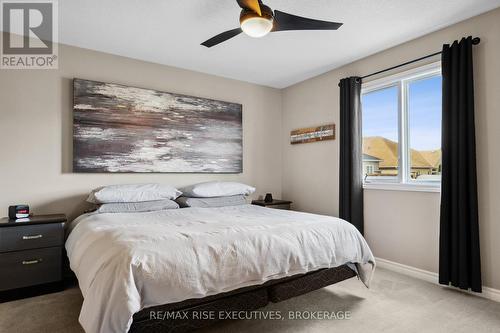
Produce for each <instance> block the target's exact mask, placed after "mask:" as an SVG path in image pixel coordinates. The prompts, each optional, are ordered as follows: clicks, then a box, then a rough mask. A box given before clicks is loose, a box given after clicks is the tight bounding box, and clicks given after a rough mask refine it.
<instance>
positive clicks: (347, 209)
mask: <svg viewBox="0 0 500 333" xmlns="http://www.w3.org/2000/svg"><path fill="white" fill-rule="evenodd" d="M339 86H340V179H339V187H340V196H339V198H340V200H339V216H340V218H342V219H344V220H346V221H349V222H351V223H352V224H353V225H354V226H355V227H356V228H358V230H359V231H360V232H361V233H362V234H363V183H362V177H361V174H362V172H361V167H362V165H361V163H362V161H361V158H362V151H361V149H362V147H361V140H362V136H361V96H360V95H361V78H359V77H349V78H345V79H342V80H340V84H339Z"/></svg>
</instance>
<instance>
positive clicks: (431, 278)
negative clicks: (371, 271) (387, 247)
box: [375, 258, 500, 302]
mask: <svg viewBox="0 0 500 333" xmlns="http://www.w3.org/2000/svg"><path fill="white" fill-rule="evenodd" d="M375 260H376V261H377V266H378V267H381V268H385V269H387V270H390V271H393V272H396V273H400V274H404V275H408V276H411V277H414V278H417V279H420V280H424V281H427V282H430V283H434V284H436V285H439V286H441V287H443V288H447V287H446V286H444V285H442V284H439V277H438V274H437V273H434V272H429V271H426V270H423V269H420V268H416V267H413V266H408V265H403V264H400V263H397V262H394V261H390V260H387V259H382V258H375ZM450 288H451V287H450ZM453 289H454V290H459V291H462V292H464V293H468V294H471V295H475V296H479V297H483V298H487V299H489V300H492V301H495V302H500V290H498V289H494V288H490V287H484V286H483V292H482V293H475V292H472V291H466V290H461V289H455V288H453Z"/></svg>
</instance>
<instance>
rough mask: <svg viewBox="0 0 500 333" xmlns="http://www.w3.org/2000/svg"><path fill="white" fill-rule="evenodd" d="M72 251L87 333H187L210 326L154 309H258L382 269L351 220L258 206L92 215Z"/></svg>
mask: <svg viewBox="0 0 500 333" xmlns="http://www.w3.org/2000/svg"><path fill="white" fill-rule="evenodd" d="M66 250H67V253H68V258H69V262H70V267H71V269H72V270H73V271H74V272H75V274H76V276H77V278H78V282H79V286H80V289H81V291H82V294H83V297H84V302H83V305H82V310H81V313H80V318H79V320H80V323H81V325H82V326H83V328H84V329H85V331H86V332H87V333H104V332H106V333H112V332H127V331H131V332H160V331H165V332H167V331H173V330H175V331H185V330H189V329H192V328H196V327H199V326H202V325H204V324H206V323H207V321H203V320H198V321H196V320H194V321H193V320H184V321H183V320H176V321H167V320H164V318H162V320H151V319H152V318H151V313H152V311H153V312H154V313H156V312H158V311H188V312H189V311H196V310H201V311H203V310H220V309H231V310H235V309H236V310H240V309H241V310H253V309H257V308H259V307H262V306H265V305H266V304H267V303H268V302H269V301H272V302H277V301H281V300H283V299H286V298H289V297H293V296H296V295H300V294H303V293H305V292H308V291H311V290H314V289H318V288H322V287H324V286H326V285H329V284H332V283H336V282H338V281H341V280H344V279H346V278H350V277H353V276H356V275H357V276H358V277H359V279H360V280H361V281H362V282H363V283H364V284H365V285H366V286H367V287H368V286H369V282H370V279H371V276H372V274H373V271H374V268H375V260H374V257H373V255H372V253H371V251H370V249H369V247H368V245H367V243H366V241H365V240H364V238H363V237H362V236H361V234H360V233H359V232H358V231H357V230H356V229H355V228H354V227H353V226H352V225H351V224H350V223H348V222H346V221H343V220H341V219H338V218H334V217H329V216H322V215H315V214H307V213H300V212H293V211H283V210H275V209H269V208H263V207H259V206H254V205H241V206H231V207H219V208H182V209H172V210H162V211H154V212H147V213H126V214H125V213H114V214H97V213H89V214H84V215H82V216H80V217H78V218H77V219H76V220H75V221H73V222H72V223H71V224H70V227H69V236H68V239H67V241H66ZM155 311H156V312H155Z"/></svg>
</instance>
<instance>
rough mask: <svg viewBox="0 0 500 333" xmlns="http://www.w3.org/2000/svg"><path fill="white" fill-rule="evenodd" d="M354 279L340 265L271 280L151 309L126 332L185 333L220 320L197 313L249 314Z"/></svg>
mask: <svg viewBox="0 0 500 333" xmlns="http://www.w3.org/2000/svg"><path fill="white" fill-rule="evenodd" d="M354 276H356V273H355V272H354V271H353V270H352V269H350V268H349V267H347V265H343V266H339V267H335V268H329V269H321V270H318V271H314V272H311V273H307V274H299V275H294V276H291V277H287V278H283V279H277V280H271V281H268V282H266V283H264V284H262V285H259V286H252V287H245V288H241V289H237V290H234V291H230V292H226V293H222V294H217V295H213V296H208V297H204V298H201V299H189V300H186V301H182V302H178V303H172V304H165V305H159V306H154V307H150V308H146V309H143V310H141V311H139V312H138V313H136V314H135V315H134V321H133V323H132V326H131V328H130V331H129V332H131V333H167V332H168V333H172V332H176V333H177V332H188V331H191V330H194V329H197V328H201V327H205V326H208V325H211V324H213V323H215V322H217V321H219V320H221V319H220V318H217V315H216V316H214V318H210V319H198V318H197V316H196V314H198V316H199V314H200V313H209V312H212V313H215V314H217V313H219V312H220V311H253V310H256V309H259V308H262V307H264V306H266V305H267V304H269V302H273V303H277V302H281V301H284V300H286V299H289V298H292V297H295V296H299V295H302V294H306V293H308V292H311V291H313V290H316V289H321V288H323V287H326V286H329V285H331V284H335V283H337V282H340V281H343V280H346V279H349V278H351V277H354ZM167 313H168V315H166V314H167ZM176 313H177V314H178V316H176V315H175V314H176ZM155 317H156V319H155ZM167 317H168V318H172V319H168V318H167Z"/></svg>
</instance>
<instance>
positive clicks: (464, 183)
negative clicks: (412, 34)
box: [439, 37, 481, 292]
mask: <svg viewBox="0 0 500 333" xmlns="http://www.w3.org/2000/svg"><path fill="white" fill-rule="evenodd" d="M441 61H442V72H443V125H442V126H443V130H442V151H443V159H442V166H443V167H442V188H441V226H440V237H439V283H441V284H446V285H450V284H451V285H452V286H455V287H458V288H460V289H471V290H472V291H476V292H481V262H480V255H479V226H478V208H477V179H476V142H475V131H474V80H473V70H472V38H471V37H468V38H463V39H462V40H461V41H460V42H458V41H455V42H454V43H453V44H452V45H451V46H450V45H444V46H443V53H442V60H441Z"/></svg>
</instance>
